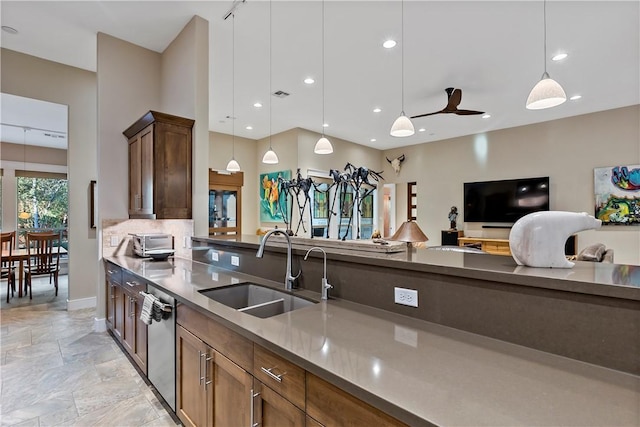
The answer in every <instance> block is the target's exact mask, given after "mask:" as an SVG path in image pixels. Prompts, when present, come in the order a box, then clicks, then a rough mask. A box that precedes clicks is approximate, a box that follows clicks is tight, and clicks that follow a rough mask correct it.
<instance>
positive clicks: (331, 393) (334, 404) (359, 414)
mask: <svg viewBox="0 0 640 427" xmlns="http://www.w3.org/2000/svg"><path fill="white" fill-rule="evenodd" d="M307 415H309V416H310V417H311V418H313V419H314V420H316V421H318V422H319V423H320V424H322V425H324V426H326V427H331V426H376V427H398V426H406V424H404V423H401V422H400V421H398V420H396V419H395V418H392V417H390V416H389V415H387V414H385V413H384V412H382V411H380V410H379V409H376V408H374V407H373V406H371V405H369V404H367V403H365V402H363V401H361V400H359V399H357V398H356V397H354V396H352V395H350V394H349V393H346V392H345V391H343V390H341V389H339V388H338V387H336V386H334V385H332V384H329V383H328V382H326V381H324V380H322V379H320V378H318V377H317V376H315V375H313V374H310V373H309V372H307Z"/></svg>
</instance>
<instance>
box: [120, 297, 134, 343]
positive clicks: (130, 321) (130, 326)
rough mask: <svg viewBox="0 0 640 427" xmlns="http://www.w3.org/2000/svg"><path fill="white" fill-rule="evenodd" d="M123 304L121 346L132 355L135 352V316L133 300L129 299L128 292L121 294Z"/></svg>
mask: <svg viewBox="0 0 640 427" xmlns="http://www.w3.org/2000/svg"><path fill="white" fill-rule="evenodd" d="M123 299H124V301H125V304H124V319H123V327H122V345H123V346H124V348H125V349H126V350H127V351H128V352H129V354H133V353H134V352H135V350H134V349H135V339H136V337H135V334H136V319H135V318H134V316H135V315H136V308H135V299H133V298H131V295H130V294H129V293H128V292H123Z"/></svg>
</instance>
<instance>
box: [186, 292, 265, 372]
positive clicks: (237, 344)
mask: <svg viewBox="0 0 640 427" xmlns="http://www.w3.org/2000/svg"><path fill="white" fill-rule="evenodd" d="M176 311H177V313H176V318H177V322H178V323H179V324H180V325H182V326H183V327H184V328H185V329H187V330H188V331H190V332H191V333H193V334H194V335H196V336H198V337H199V338H200V339H202V340H203V341H204V342H206V343H207V344H209V345H211V346H212V347H213V348H215V349H216V351H218V352H219V353H221V354H222V355H224V356H225V357H227V358H229V359H231V360H233V362H234V363H236V364H237V365H238V366H240V367H241V368H242V369H244V370H245V371H247V372H253V342H251V341H250V340H248V339H247V338H245V337H243V336H241V335H239V334H237V333H235V332H233V331H232V330H231V329H229V328H226V327H224V326H222V325H221V324H219V323H218V322H216V321H215V320H213V319H210V318H208V317H207V316H205V315H204V314H201V313H199V312H198V311H196V310H194V309H192V308H190V307H187V306H186V305H184V304H179V305H178V308H177V310H176Z"/></svg>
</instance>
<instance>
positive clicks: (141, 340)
mask: <svg viewBox="0 0 640 427" xmlns="http://www.w3.org/2000/svg"><path fill="white" fill-rule="evenodd" d="M132 299H133V300H134V304H133V306H134V320H135V321H134V322H133V323H135V334H134V347H133V359H134V360H135V361H136V363H137V364H138V366H139V367H140V369H141V370H142V372H144V373H145V374H146V373H147V324H146V323H144V322H143V321H142V320H140V314H141V313H142V304H144V297H143V296H141V295H137V296H135V297H134V296H132Z"/></svg>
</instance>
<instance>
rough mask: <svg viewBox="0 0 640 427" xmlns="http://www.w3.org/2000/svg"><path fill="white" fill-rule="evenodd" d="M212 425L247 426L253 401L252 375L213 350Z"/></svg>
mask: <svg viewBox="0 0 640 427" xmlns="http://www.w3.org/2000/svg"><path fill="white" fill-rule="evenodd" d="M213 362H214V367H213V369H214V370H213V378H212V380H213V381H214V384H215V386H214V391H213V425H214V426H216V427H228V426H248V425H249V421H250V416H251V405H252V402H253V392H252V390H251V387H252V385H253V377H252V376H251V374H249V373H248V372H247V371H245V370H244V369H242V368H241V367H239V366H238V365H236V364H235V363H233V362H232V361H230V360H229V359H227V358H226V357H224V356H223V355H222V354H220V353H218V352H217V351H214V360H213Z"/></svg>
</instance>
